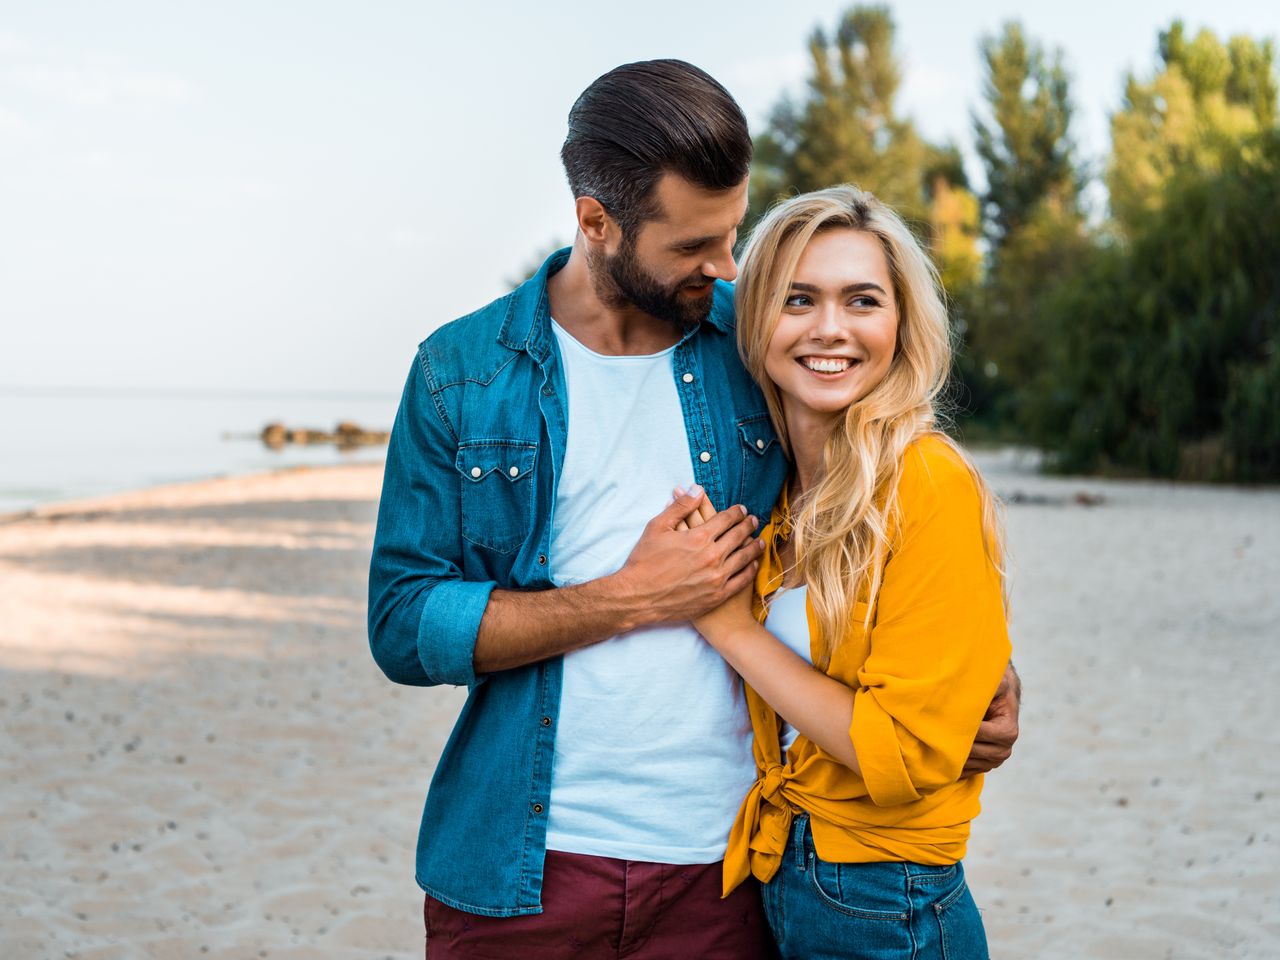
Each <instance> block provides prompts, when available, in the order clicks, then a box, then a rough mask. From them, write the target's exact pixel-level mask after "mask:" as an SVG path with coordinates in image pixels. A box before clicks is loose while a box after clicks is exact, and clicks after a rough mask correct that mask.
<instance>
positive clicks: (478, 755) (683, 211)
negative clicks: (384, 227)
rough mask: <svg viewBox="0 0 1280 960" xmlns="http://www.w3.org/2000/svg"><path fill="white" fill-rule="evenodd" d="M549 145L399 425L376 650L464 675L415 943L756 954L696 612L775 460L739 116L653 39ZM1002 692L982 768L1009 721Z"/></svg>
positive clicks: (745, 580) (1001, 745)
mask: <svg viewBox="0 0 1280 960" xmlns="http://www.w3.org/2000/svg"><path fill="white" fill-rule="evenodd" d="M562 158H563V160H564V164H565V169H566V172H567V174H568V179H569V184H570V187H571V188H572V190H573V194H574V197H575V211H576V217H577V226H578V234H577V237H576V240H575V243H574V246H573V247H572V249H571V250H569V251H560V252H559V253H556V254H554V255H552V257H551V258H550V259H549V260H548V261H547V262H546V263H545V264H544V265H543V267H542V269H541V270H540V271H539V272H538V274H537V275H536V276H534V277H533V278H532V279H531V280H529V281H528V282H526V283H525V284H523V285H522V286H521V287H519V288H518V289H517V290H515V291H514V292H513V293H511V294H510V295H508V296H507V297H504V298H502V299H501V300H498V301H496V302H494V303H492V304H490V305H488V306H486V307H484V308H482V309H481V310H479V311H477V312H476V313H474V314H471V315H470V316H467V317H464V318H462V319H460V320H457V321H454V322H453V323H451V324H448V325H446V326H444V327H442V328H441V329H440V330H438V331H437V332H436V333H435V334H433V335H432V336H431V337H429V338H428V339H427V340H426V341H425V342H424V343H423V344H422V345H421V346H420V347H419V350H418V354H417V357H416V358H415V361H414V363H413V367H412V369H411V371H410V375H409V380H408V383H407V384H406V386H405V392H404V397H403V399H402V402H401V406H400V411H399V413H398V415H397V418H396V423H395V428H394V430H393V433H392V438H391V443H390V447H389V449H388V456H387V468H386V478H385V482H384V486H383V492H382V501H381V505H380V508H379V513H378V526H377V536H376V540H375V544H374V554H373V563H372V568H371V573H370V605H369V636H370V644H371V647H372V650H373V654H374V657H375V659H376V660H377V662H378V664H379V666H380V667H381V668H382V669H383V671H384V672H385V673H386V674H387V676H388V677H390V678H391V679H392V680H394V681H397V682H400V683H408V684H416V685H430V684H436V683H453V684H466V685H467V686H468V687H469V690H470V695H469V697H468V699H467V703H466V705H465V706H464V707H463V710H462V713H461V714H460V716H459V718H458V721H457V724H456V726H455V728H454V731H453V734H452V736H451V737H450V739H449V742H448V744H447V745H446V747H445V750H444V753H443V755H442V756H441V758H440V762H439V765H438V766H437V769H436V773H435V777H434V778H433V780H432V784H431V788H430V791H429V792H428V796H427V803H426V809H425V811H424V813H423V819H422V829H421V833H420V836H419V844H418V870H417V879H418V883H419V885H420V886H421V887H422V888H423V890H424V891H425V892H426V894H427V896H426V900H425V919H426V924H427V932H428V950H429V951H430V954H429V955H430V956H431V957H433V958H448V957H480V956H486V957H487V956H515V955H517V954H518V955H520V956H522V957H524V958H535V957H543V956H546V957H559V956H582V957H594V956H606V955H607V956H618V955H626V956H629V957H637V958H642V957H681V956H690V957H694V956H696V957H708V958H710V957H721V956H723V957H734V958H750V957H764V956H769V955H771V953H772V945H771V943H770V941H769V937H768V931H767V927H766V926H765V924H764V922H763V918H762V916H761V912H760V907H759V903H758V893H757V891H756V890H755V889H754V888H753V887H751V886H749V885H744V886H743V887H741V888H739V890H737V891H735V893H734V894H732V895H730V896H729V897H728V898H726V899H724V900H721V899H720V864H719V862H718V861H719V859H720V857H721V856H722V854H723V850H724V843H725V839H726V837H727V835H728V829H729V826H730V824H731V823H732V821H733V818H734V814H735V813H736V811H737V807H738V804H739V802H740V800H741V799H742V797H743V796H744V794H745V793H746V790H747V788H748V787H749V786H750V784H751V783H752V782H753V781H754V777H755V768H754V763H753V761H752V757H751V751H750V741H749V726H748V724H747V722H746V718H745V706H744V703H743V699H742V697H741V695H740V691H739V690H738V688H737V681H736V678H735V677H734V676H733V675H732V673H731V672H730V671H729V670H728V668H727V667H726V666H725V664H724V663H723V661H721V660H720V658H719V657H718V656H717V655H715V653H714V651H712V650H711V649H710V648H709V647H708V646H707V645H706V644H705V643H704V642H703V641H702V640H701V638H699V637H698V635H697V634H696V632H694V631H693V629H692V627H691V626H690V625H689V623H688V621H689V620H690V619H691V618H692V617H694V616H696V615H697V614H699V613H701V612H704V611H705V610H708V609H710V608H711V607H713V606H715V605H717V604H719V603H720V602H721V601H723V600H724V599H726V598H727V597H729V596H731V595H732V594H734V593H735V592H737V591H738V590H740V589H742V588H743V587H745V586H746V585H748V584H749V583H750V582H751V579H752V576H753V573H754V569H755V564H756V559H757V557H758V556H759V554H760V551H761V547H760V545H759V544H758V543H757V542H756V541H755V539H754V537H753V533H754V531H755V530H756V528H757V525H758V519H757V518H759V517H763V516H767V515H768V510H769V508H770V506H771V505H772V503H773V501H774V499H775V497H776V495H777V493H778V491H779V489H780V487H781V484H782V481H783V479H784V477H785V474H786V469H787V466H786V462H785V459H784V456H783V453H782V450H781V448H780V445H779V443H778V440H777V437H776V436H775V435H774V432H773V429H772V427H771V425H770V422H769V417H768V413H767V408H766V406H765V403H764V400H763V398H762V397H761V395H760V394H759V392H758V391H757V389H756V388H755V386H754V384H752V383H751V381H750V379H749V377H748V376H747V374H746V373H745V371H744V370H743V369H742V367H741V365H740V363H739V361H738V357H737V350H736V345H735V341H734V332H733V308H732V289H731V288H730V286H729V283H728V282H729V281H732V280H733V279H734V277H735V276H736V272H737V267H736V265H735V263H734V260H733V253H732V250H733V245H734V242H735V240H736V238H737V228H738V225H739V224H740V223H741V220H742V218H743V216H744V214H745V211H746V203H747V173H748V166H749V163H750V158H751V140H750V136H749V134H748V132H747V126H746V121H745V119H744V118H743V116H742V112H741V110H740V109H739V108H738V106H737V104H736V103H735V102H734V101H733V99H732V97H730V96H729V94H728V93H727V92H726V91H725V90H724V89H723V88H722V87H721V86H720V85H719V84H718V83H716V82H715V81H714V80H713V79H712V78H711V77H709V76H708V75H707V74H705V73H703V72H702V71H701V70H698V69H697V68H695V67H692V66H690V65H689V64H686V63H682V62H680V61H673V60H664V61H651V62H646V63H636V64H629V65H626V66H623V67H619V68H618V69H616V70H613V71H611V72H610V73H608V74H606V75H605V76H603V77H601V78H599V79H598V80H597V81H596V82H595V83H593V84H592V85H591V86H590V87H589V88H588V89H587V90H586V91H585V92H584V93H583V94H582V96H581V97H580V98H579V99H578V101H577V103H576V104H575V105H574V107H573V109H572V111H571V112H570V116H569V132H568V136H567V138H566V141H565V144H564V148H563V151H562ZM677 486H679V487H688V488H689V495H686V496H680V497H677V498H676V499H675V501H674V502H672V503H670V504H669V505H667V504H668V501H669V499H670V493H671V490H672V489H673V487H677ZM703 491H705V493H706V496H707V497H708V498H709V499H710V501H711V503H712V504H714V505H715V506H716V507H717V508H718V509H719V510H720V512H719V513H717V514H716V515H715V517H714V518H713V519H712V520H710V521H709V522H708V523H707V524H706V525H704V526H702V527H699V528H698V529H696V530H689V529H687V528H686V527H685V525H684V524H683V522H682V521H683V519H684V518H685V517H687V516H688V515H689V514H691V513H692V512H693V511H694V510H695V509H697V508H698V504H699V502H700V499H701V496H702V492H703ZM664 506H665V508H664ZM993 711H994V712H1003V713H1004V714H1005V715H1006V719H1005V721H1004V722H1003V723H997V724H996V725H995V727H994V728H992V727H990V726H989V727H988V729H987V730H986V731H985V733H984V734H980V740H982V739H986V740H989V741H991V742H989V743H985V744H979V745H978V746H977V747H975V751H976V752H975V757H974V758H973V759H972V760H971V765H970V768H967V769H970V770H971V771H976V770H981V769H989V768H990V767H991V766H994V765H997V764H998V763H999V762H1000V761H1001V760H1003V758H1004V757H1005V756H1007V754H1008V749H1009V747H1011V745H1012V742H1013V739H1014V737H1016V702H1014V701H1013V700H1012V699H1011V698H1010V697H1003V698H997V703H995V704H993Z"/></svg>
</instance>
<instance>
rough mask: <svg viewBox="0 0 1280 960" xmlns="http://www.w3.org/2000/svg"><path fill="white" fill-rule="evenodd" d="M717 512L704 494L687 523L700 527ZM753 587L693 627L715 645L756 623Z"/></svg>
mask: <svg viewBox="0 0 1280 960" xmlns="http://www.w3.org/2000/svg"><path fill="white" fill-rule="evenodd" d="M676 493H677V495H679V494H681V493H683V491H680V490H677V491H676ZM715 513H716V510H715V507H713V506H712V505H711V501H710V500H708V499H707V498H706V495H705V494H704V495H703V497H702V502H701V503H699V504H698V512H697V513H694V514H691V515H690V516H689V518H688V520H687V521H686V523H687V525H688V527H689V528H693V527H700V526H702V524H704V523H706V522H707V521H708V520H710V519H711V518H712V517H714V516H715ZM752 589H753V588H752V587H751V586H748V587H746V588H745V589H743V590H740V591H738V593H736V594H735V595H734V596H732V597H730V598H729V599H728V600H726V601H725V602H724V603H722V604H720V606H718V607H716V608H714V609H712V610H708V611H707V612H706V613H704V614H703V615H702V616H700V617H697V618H695V619H694V621H693V628H694V629H695V630H697V631H698V633H700V634H702V636H703V638H704V639H705V640H706V641H707V642H708V643H709V644H711V645H712V646H713V647H714V646H715V645H716V641H717V640H720V641H723V640H724V639H725V638H727V637H728V636H729V635H730V634H732V633H733V631H734V630H736V629H738V628H740V627H742V626H744V625H754V624H755V622H756V618H755V616H754V615H753V614H752V612H751V592H752Z"/></svg>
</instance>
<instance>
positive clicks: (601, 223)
mask: <svg viewBox="0 0 1280 960" xmlns="http://www.w3.org/2000/svg"><path fill="white" fill-rule="evenodd" d="M576 207H577V215H578V229H579V230H580V231H581V232H582V237H583V239H584V240H586V241H587V243H590V244H596V245H599V246H601V247H603V248H604V249H605V250H607V251H608V252H610V253H612V252H613V250H614V249H615V248H616V247H617V245H618V242H619V241H620V240H621V239H622V231H621V229H619V227H618V224H617V222H616V221H615V220H614V219H613V217H611V216H609V211H607V210H606V209H605V208H604V205H603V204H601V203H600V201H599V200H597V199H596V198H595V197H579V198H578V199H577V201H576Z"/></svg>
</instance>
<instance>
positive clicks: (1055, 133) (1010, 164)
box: [973, 22, 1080, 249]
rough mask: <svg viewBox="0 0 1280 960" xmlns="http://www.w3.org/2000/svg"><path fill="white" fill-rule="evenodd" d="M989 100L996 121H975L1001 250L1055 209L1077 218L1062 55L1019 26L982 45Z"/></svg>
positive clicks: (994, 237) (992, 229) (992, 227)
mask: <svg viewBox="0 0 1280 960" xmlns="http://www.w3.org/2000/svg"><path fill="white" fill-rule="evenodd" d="M980 49H981V51H982V59H983V61H984V63H985V65H986V79H985V81H984V83H983V99H984V100H985V101H986V103H987V108H988V112H989V114H990V119H989V120H985V119H983V118H982V117H981V116H979V115H978V114H977V113H975V114H974V115H973V129H974V136H975V139H976V143H975V148H976V149H977V152H978V156H979V157H981V158H982V163H983V166H984V167H985V168H986V174H987V190H986V193H985V195H984V196H983V202H984V204H985V207H986V211H985V212H986V215H987V223H988V226H989V235H990V238H991V241H992V243H993V245H994V246H995V247H996V248H997V249H998V248H999V247H1000V246H1001V245H1002V244H1003V243H1004V241H1005V240H1006V239H1007V238H1008V237H1009V236H1010V235H1011V234H1013V233H1014V232H1016V231H1017V230H1018V229H1019V228H1021V227H1023V226H1025V225H1026V224H1028V223H1029V222H1030V221H1031V220H1032V219H1033V218H1034V217H1035V216H1036V215H1037V214H1038V212H1039V210H1040V207H1041V206H1042V205H1044V204H1049V205H1050V206H1051V207H1052V208H1053V209H1052V210H1050V211H1049V212H1050V213H1057V214H1059V215H1061V216H1066V217H1072V216H1074V215H1075V214H1076V212H1077V197H1078V194H1079V186H1080V183H1079V175H1078V173H1077V171H1076V167H1075V162H1074V160H1073V157H1072V154H1073V152H1074V144H1073V143H1072V141H1071V138H1070V135H1069V128H1070V125H1071V114H1072V107H1071V99H1070V92H1069V86H1070V84H1069V78H1068V76H1067V71H1066V68H1065V67H1064V66H1063V64H1062V53H1061V51H1055V52H1054V53H1053V55H1052V56H1051V57H1050V56H1049V55H1047V54H1046V53H1045V51H1044V49H1043V48H1042V47H1041V46H1040V44H1038V43H1036V42H1034V41H1028V39H1027V37H1026V36H1025V35H1024V34H1023V31H1022V27H1021V25H1020V24H1018V23H1016V22H1011V23H1007V24H1005V27H1004V31H1003V33H1001V35H1000V36H999V37H986V38H984V39H983V40H982V43H981V47H980Z"/></svg>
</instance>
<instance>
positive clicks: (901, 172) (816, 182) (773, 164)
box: [751, 7, 929, 219]
mask: <svg viewBox="0 0 1280 960" xmlns="http://www.w3.org/2000/svg"><path fill="white" fill-rule="evenodd" d="M893 34H894V26H893V20H892V18H891V16H890V14H889V10H888V8H887V7H854V8H853V9H852V10H850V11H848V12H847V13H845V15H844V17H843V18H842V19H841V21H840V24H839V26H838V27H837V28H836V31H835V34H834V35H833V36H828V35H827V34H826V32H825V31H824V30H823V29H822V28H821V27H818V28H816V29H815V30H814V32H813V35H812V37H811V38H810V40H809V55H810V58H811V60H812V64H813V73H812V76H811V77H810V78H809V90H808V96H807V98H806V99H805V100H804V101H803V102H802V103H799V104H797V103H795V102H793V101H791V100H790V99H786V98H784V99H783V100H782V101H781V102H780V103H779V104H778V105H777V106H776V107H775V108H774V111H773V114H772V116H771V118H770V121H769V125H768V128H767V129H766V130H765V132H764V133H762V134H761V135H760V136H759V137H758V138H757V140H756V151H755V169H754V173H753V177H752V184H751V187H752V191H751V206H752V212H753V213H754V214H755V215H756V216H758V215H759V214H760V213H762V212H763V211H764V210H765V209H766V208H767V207H768V206H769V205H770V204H772V203H773V202H774V201H776V200H778V199H780V198H782V197H785V196H788V195H790V194H792V193H804V192H807V191H809V190H818V189H821V188H823V187H829V186H832V185H834V184H837V183H853V184H856V185H857V186H860V187H862V188H863V189H866V190H870V191H871V192H872V193H874V194H875V195H876V196H877V197H879V198H880V199H881V200H883V201H885V202H886V203H888V204H889V205H890V206H893V207H894V208H895V209H897V210H898V211H899V212H901V213H902V214H904V215H905V216H907V217H911V218H916V219H920V218H923V217H924V215H925V213H926V209H927V208H926V204H925V195H924V183H923V179H922V174H923V170H924V166H925V163H926V161H927V159H928V153H929V151H928V148H927V147H926V145H925V143H924V141H923V140H921V139H920V137H919V135H918V134H917V133H916V131H915V127H914V126H913V125H912V124H911V122H910V121H909V120H905V119H903V118H901V117H899V116H898V115H897V112H896V109H895V105H894V98H895V97H896V95H897V92H898V86H899V84H900V83H901V79H902V77H901V73H900V70H899V67H898V63H897V59H896V57H895V55H894V52H893Z"/></svg>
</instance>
